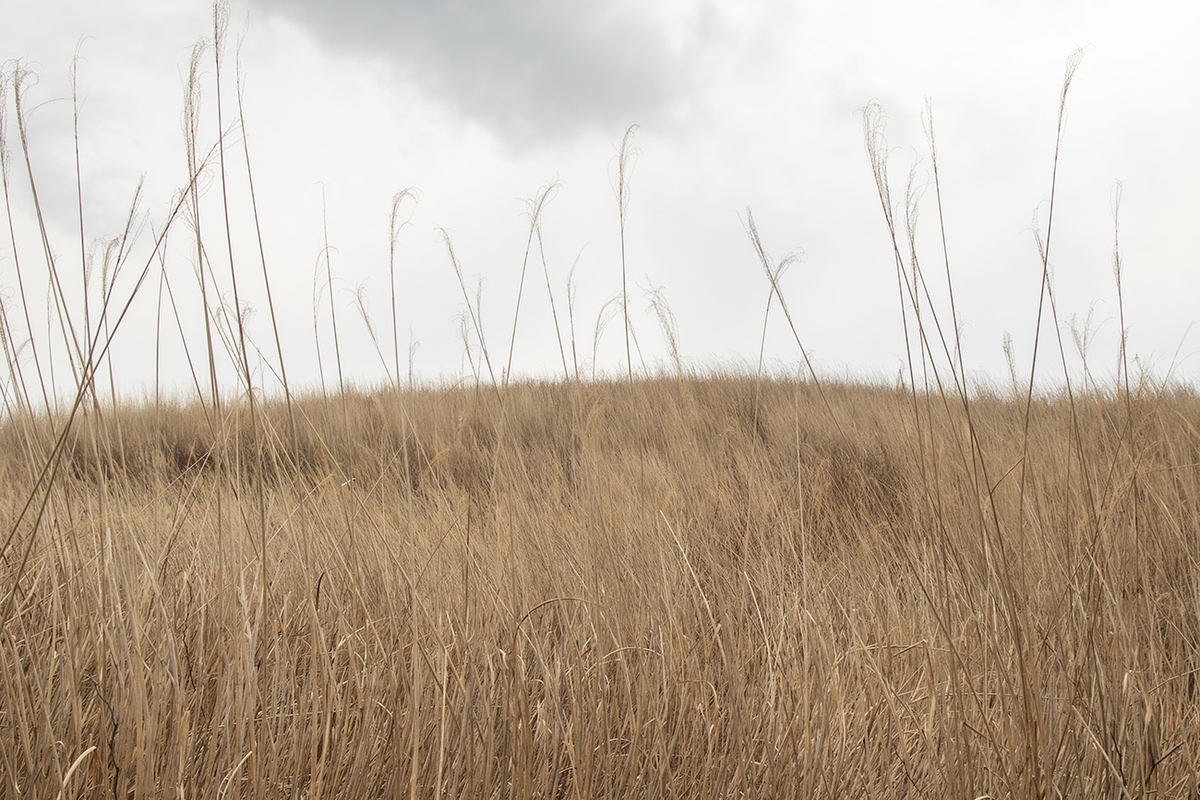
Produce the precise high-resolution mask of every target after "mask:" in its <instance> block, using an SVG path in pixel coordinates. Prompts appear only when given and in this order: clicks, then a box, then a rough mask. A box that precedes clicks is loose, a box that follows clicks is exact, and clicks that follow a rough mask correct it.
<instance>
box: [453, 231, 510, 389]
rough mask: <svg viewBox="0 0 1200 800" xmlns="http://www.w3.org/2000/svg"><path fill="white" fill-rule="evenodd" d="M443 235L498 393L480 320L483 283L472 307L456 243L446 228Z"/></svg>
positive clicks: (477, 288) (498, 386) (480, 347)
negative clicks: (455, 249)
mask: <svg viewBox="0 0 1200 800" xmlns="http://www.w3.org/2000/svg"><path fill="white" fill-rule="evenodd" d="M438 230H439V231H440V232H441V234H442V243H443V244H445V245H446V253H447V254H448V255H449V256H450V265H451V266H452V267H454V276H455V277H456V278H458V286H459V288H460V289H461V290H462V294H463V300H464V301H465V302H466V304H467V317H468V318H469V319H470V320H471V326H472V327H473V328H474V330H475V338H476V339H477V340H478V341H479V351H480V354H481V355H482V356H483V362H484V364H485V365H486V366H487V371H488V377H489V378H490V379H491V381H492V386H494V387H495V388H496V390H497V392H499V391H500V384H499V383H497V381H496V373H495V372H493V371H492V359H491V357H490V356H489V355H488V349H487V339H486V338H485V337H484V335H483V321H482V319H481V318H480V317H481V313H482V307H481V300H482V291H483V284H482V282H481V283H479V284H477V285H476V287H475V303H474V305H472V303H471V297H470V295H469V294H468V293H467V282H466V279H465V278H463V271H462V265H460V264H459V263H458V256H456V255H455V254H454V243H453V242H452V241H451V239H450V232H449V231H448V230H446V229H445V228H439V229H438ZM478 378H479V373H478V372H476V382H478Z"/></svg>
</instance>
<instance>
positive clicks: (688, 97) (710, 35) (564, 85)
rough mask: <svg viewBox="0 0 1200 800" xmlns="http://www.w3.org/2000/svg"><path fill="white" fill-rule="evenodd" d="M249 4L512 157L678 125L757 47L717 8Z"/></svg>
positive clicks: (435, 1) (316, 1) (710, 4)
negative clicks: (380, 65)
mask: <svg viewBox="0 0 1200 800" xmlns="http://www.w3.org/2000/svg"><path fill="white" fill-rule="evenodd" d="M253 2H254V4H255V5H257V6H258V7H261V8H263V9H265V10H267V11H268V12H269V13H271V14H274V15H278V16H281V17H285V18H288V19H291V20H293V21H295V22H296V23H299V24H300V25H301V26H302V27H303V28H305V29H306V30H307V31H308V32H310V33H311V34H312V36H313V37H314V38H315V39H316V40H317V41H318V42H320V43H322V44H323V45H324V46H326V47H328V48H330V49H333V50H335V51H337V52H339V53H340V54H354V55H361V56H365V57H369V58H376V59H379V58H382V59H383V60H384V61H385V62H386V63H388V64H389V65H390V66H391V67H392V68H393V69H394V70H395V73H396V74H397V76H398V77H399V78H401V79H404V80H407V81H410V82H411V83H413V84H414V85H416V86H418V87H420V89H421V90H422V92H424V93H425V95H426V96H427V97H429V98H430V99H432V100H434V101H436V102H439V103H442V104H444V105H445V106H446V107H447V108H449V109H451V110H452V111H454V112H455V113H458V114H460V115H462V116H465V117H467V118H470V119H472V120H474V121H475V122H477V123H479V124H481V125H483V126H485V127H486V128H488V129H489V130H491V131H492V132H493V133H495V134H496V135H498V136H499V137H500V138H501V139H502V140H503V141H505V142H506V143H507V144H508V145H509V146H510V147H512V148H514V149H518V150H519V149H522V148H523V147H527V146H530V145H533V144H537V143H539V142H545V141H548V140H558V139H564V138H570V137H572V136H573V135H576V134H579V133H582V132H587V131H592V130H600V131H603V132H606V133H612V134H613V135H616V133H619V131H620V129H621V128H622V127H623V126H625V125H627V124H629V123H632V122H638V123H641V124H644V125H651V124H672V123H673V124H682V123H684V122H686V121H687V120H688V118H689V115H690V114H692V113H693V112H694V111H695V110H696V108H697V106H700V105H703V94H704V88H705V86H706V85H707V83H708V82H707V80H706V75H711V74H713V72H714V70H717V69H719V68H720V65H721V63H722V62H724V61H727V60H728V59H730V58H736V59H739V60H740V59H741V58H744V57H745V54H746V53H747V52H753V51H754V50H755V49H757V48H755V47H754V44H753V42H752V41H751V40H752V39H753V38H754V37H755V36H756V35H757V34H755V32H754V31H750V32H747V31H746V30H745V27H746V25H745V21H744V19H743V20H739V21H735V20H733V19H732V18H730V17H729V16H728V15H727V14H726V12H724V11H722V10H721V9H720V7H719V6H718V5H717V4H716V3H715V2H714V0H708V1H707V2H702V3H694V4H687V5H688V9H687V10H686V12H684V11H679V13H676V14H675V15H674V16H672V17H667V16H664V15H663V13H662V10H661V9H662V8H664V7H665V6H659V5H658V4H645V3H641V2H604V3H597V2H594V1H593V0H499V1H497V2H480V1H479V0H400V1H399V2H396V0H344V1H343V2H339V3H330V2H328V0H253ZM758 27H759V29H760V31H762V30H765V29H767V27H768V26H767V25H766V24H765V20H764V21H763V24H761V25H758ZM739 28H740V30H739ZM614 132H615V133H614Z"/></svg>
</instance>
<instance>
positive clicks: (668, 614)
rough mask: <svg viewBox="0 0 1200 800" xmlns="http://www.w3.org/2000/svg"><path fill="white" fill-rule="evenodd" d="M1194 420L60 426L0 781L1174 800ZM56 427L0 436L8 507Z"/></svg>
mask: <svg viewBox="0 0 1200 800" xmlns="http://www.w3.org/2000/svg"><path fill="white" fill-rule="evenodd" d="M1197 420H1200V399H1198V398H1197V397H1196V396H1195V395H1194V394H1192V393H1189V392H1178V391H1168V390H1165V389H1155V388H1153V387H1151V386H1145V387H1143V389H1142V390H1141V391H1140V392H1138V393H1133V394H1130V395H1129V396H1125V395H1123V394H1116V395H1105V394H1099V393H1097V394H1093V395H1089V396H1082V397H1081V396H1075V397H1074V400H1073V403H1072V402H1071V401H1070V400H1068V398H1066V397H1063V398H1061V399H1043V400H1035V402H1034V404H1033V406H1032V407H1031V409H1030V413H1029V422H1028V435H1026V434H1025V433H1024V431H1025V428H1026V406H1025V402H1024V398H1020V399H1016V400H1009V399H1004V398H999V397H979V398H975V399H973V400H970V401H968V402H966V403H964V402H962V401H961V400H958V401H955V400H952V399H951V400H947V401H945V402H944V401H943V399H942V398H941V397H940V396H938V395H931V396H923V395H920V394H916V395H914V394H912V393H906V392H904V391H897V390H889V389H883V388H878V387H868V386H861V385H851V384H839V385H830V384H826V385H818V384H816V383H814V382H789V381H782V380H768V381H761V382H760V381H756V380H755V379H753V378H746V377H737V376H721V375H711V376H690V377H683V378H679V379H661V380H643V381H638V382H635V383H633V384H628V383H626V382H618V383H596V384H574V383H555V384H538V383H529V384H513V385H510V386H509V387H508V389H507V390H503V391H501V390H496V389H492V388H488V387H486V386H484V387H479V388H466V389H464V388H444V389H427V390H421V391H414V392H409V393H388V392H381V393H377V394H347V395H346V396H344V397H333V398H331V399H329V400H322V399H320V398H310V399H306V400H301V401H297V402H296V404H295V405H294V407H293V408H292V413H291V415H289V413H288V408H287V407H286V406H285V405H283V404H282V403H280V404H278V405H268V406H266V407H264V406H262V405H259V406H258V407H257V409H256V411H255V413H254V415H253V416H252V415H251V414H250V412H249V409H248V408H245V407H236V406H235V407H225V408H224V409H223V411H222V412H221V413H219V414H218V413H217V412H215V411H214V410H213V409H211V408H207V407H203V406H200V405H194V406H188V407H170V408H167V407H159V408H154V407H153V406H147V407H143V408H134V407H129V408H122V409H117V410H111V409H110V410H100V411H97V410H95V409H92V410H91V411H90V412H89V413H88V414H87V415H86V417H84V418H82V419H80V420H78V421H77V422H76V425H75V426H74V428H73V429H72V432H71V434H70V435H69V436H68V437H67V439H66V440H65V442H64V446H63V448H62V454H63V455H62V458H61V460H60V461H59V462H57V463H59V464H60V466H59V467H58V470H57V474H56V475H55V476H54V479H53V483H52V485H51V488H50V491H49V494H48V495H47V496H46V505H45V511H44V514H43V515H42V517H41V522H40V525H39V527H38V529H37V530H36V532H34V531H33V530H32V527H31V522H30V520H31V517H32V515H33V511H32V510H31V511H29V512H28V513H26V515H25V517H24V520H23V521H22V522H20V523H19V524H16V525H15V526H13V528H12V530H11V532H10V534H9V538H8V541H7V542H6V546H5V549H4V562H3V569H4V571H5V572H6V580H5V581H4V583H3V585H4V586H6V587H8V588H7V590H6V595H7V596H6V603H5V625H4V635H3V639H2V640H0V659H3V663H2V664H0V753H3V759H4V762H3V771H4V773H5V774H6V775H7V776H8V777H7V778H6V779H5V782H6V783H7V784H8V786H9V787H10V790H11V787H14V786H20V787H21V789H22V791H23V792H26V793H29V794H30V795H32V796H52V795H53V794H54V793H55V792H57V791H58V790H59V788H60V786H61V785H62V784H61V783H60V781H61V780H63V778H64V776H67V775H70V776H71V777H70V781H69V784H70V787H71V791H72V792H76V793H78V796H97V797H100V796H110V794H109V793H110V792H111V793H112V794H115V795H117V796H122V797H124V796H127V795H130V794H131V793H132V794H134V795H138V796H141V795H142V794H145V793H153V788H152V787H155V786H176V785H178V786H179V787H182V788H183V791H184V794H185V795H186V796H201V795H203V796H214V795H220V794H223V795H224V796H254V795H266V796H298V797H299V796H303V797H316V796H334V795H339V794H340V795H341V796H363V797H370V796H395V795H399V794H409V793H415V795H416V796H422V797H432V796H462V797H468V796H469V797H498V796H521V797H524V796H539V797H600V796H605V797H681V798H682V797H709V796H711V797H733V796H757V797H794V796H857V797H862V796H913V797H916V796H923V797H926V796H945V797H968V796H970V797H974V796H979V795H983V794H991V795H994V796H1009V795H1015V794H1027V793H1029V794H1032V793H1038V792H1047V793H1049V792H1051V791H1053V792H1061V793H1062V795H1065V796H1123V795H1124V794H1125V793H1126V792H1127V793H1128V794H1130V795H1132V796H1138V795H1145V794H1148V793H1151V792H1157V793H1162V794H1164V795H1167V796H1181V795H1183V794H1186V793H1187V792H1189V791H1193V790H1194V783H1195V781H1196V774H1197V773H1196V766H1197V765H1196V762H1195V759H1196V756H1195V754H1196V753H1198V752H1200V725H1198V724H1197V722H1198V720H1197V716H1196V715H1197V708H1200V704H1198V703H1197V702H1196V698H1195V690H1196V689H1195V684H1196V670H1197V660H1196V659H1197V647H1196V646H1197V641H1198V638H1200V618H1198V614H1197V611H1198V603H1200V588H1198V583H1197V579H1198V577H1200V572H1198V570H1197V553H1200V547H1198V546H1197V545H1198V544H1200V542H1198V541H1197V537H1198V535H1200V534H1198V532H1200V519H1198V516H1197V515H1198V514H1200V474H1198V472H1197V466H1196V465H1197V463H1198V462H1200V433H1198V432H1197V429H1196V427H1195V425H1196V421H1197ZM54 432H55V429H54V428H52V427H50V426H48V425H45V424H44V423H37V422H35V421H33V420H32V419H27V420H25V421H24V422H18V421H11V422H9V423H8V424H7V425H6V426H5V427H4V428H3V431H2V436H3V448H2V450H0V452H2V453H3V456H2V457H0V477H2V479H3V480H2V485H3V486H4V487H6V488H5V490H4V492H3V494H2V495H0V503H2V504H3V513H4V519H6V520H15V519H17V518H18V517H19V515H20V511H21V507H22V506H23V504H24V503H25V502H26V500H27V499H28V498H29V497H30V493H29V489H30V486H31V485H33V484H34V482H35V481H36V478H37V473H38V471H39V469H40V468H41V467H42V466H44V465H45V464H47V463H51V462H52V461H53V459H52V458H51V457H50V455H49V453H50V450H51V448H52V447H53V444H54V439H53V434H54ZM40 497H41V495H38V494H37V493H34V498H35V503H34V505H35V506H37V504H38V502H39V500H40ZM80 753H86V754H87V755H86V758H84V757H80V758H79V759H78V763H77V764H72V762H73V761H74V760H75V759H76V754H80ZM72 766H76V767H77V769H76V770H75V772H74V774H71V768H72Z"/></svg>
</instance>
